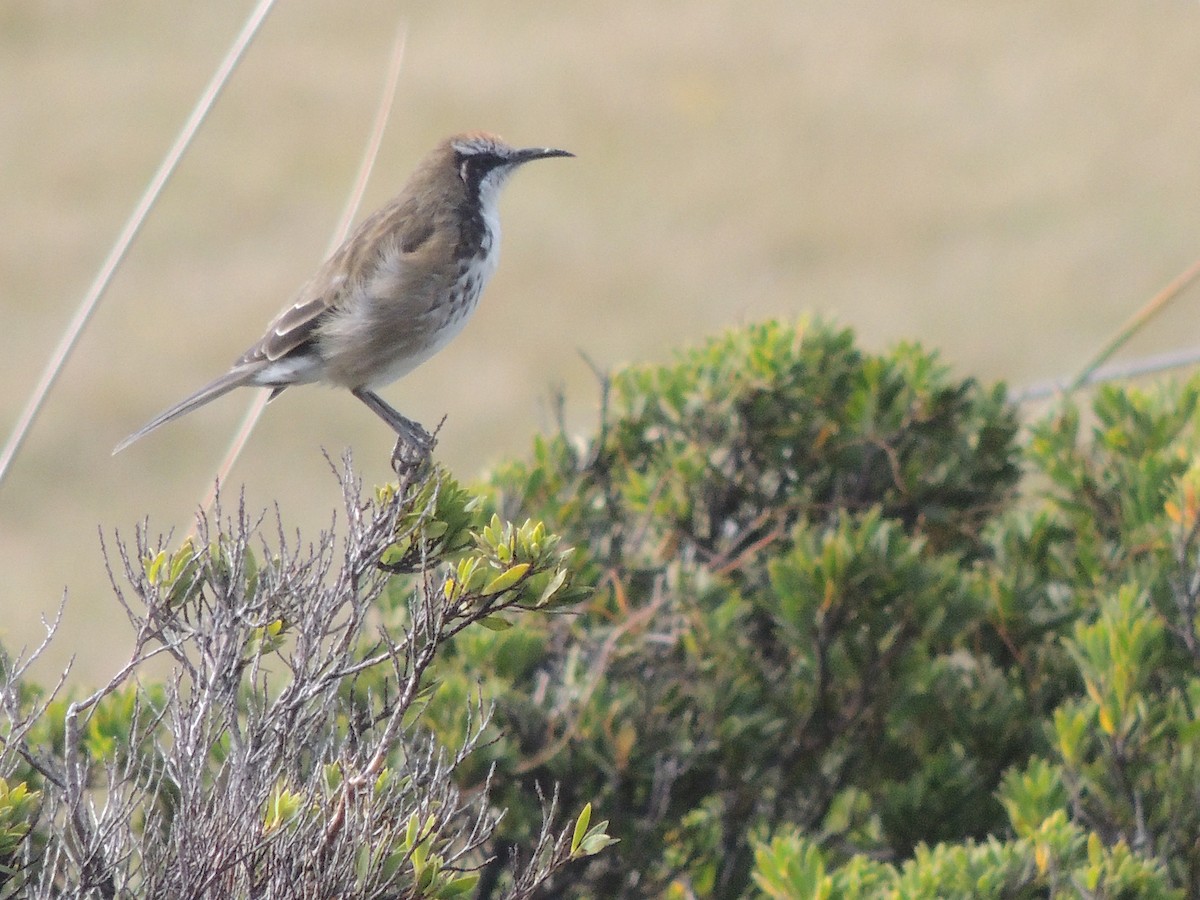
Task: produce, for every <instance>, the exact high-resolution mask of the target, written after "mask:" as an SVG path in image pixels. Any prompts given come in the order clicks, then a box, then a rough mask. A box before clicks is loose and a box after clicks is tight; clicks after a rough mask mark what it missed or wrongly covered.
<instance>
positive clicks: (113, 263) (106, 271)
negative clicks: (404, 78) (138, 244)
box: [0, 0, 275, 485]
mask: <svg viewBox="0 0 1200 900" xmlns="http://www.w3.org/2000/svg"><path fill="white" fill-rule="evenodd" d="M274 5H275V0H259V4H258V6H257V7H256V8H255V9H254V11H253V12H251V13H250V17H249V18H248V19H247V20H246V23H245V24H244V25H243V26H242V30H241V32H240V33H239V34H238V36H237V38H235V39H234V42H233V44H232V46H230V48H229V51H228V52H227V53H226V54H225V58H224V59H223V60H221V64H220V65H219V66H218V67H217V71H216V72H215V73H213V77H212V80H211V81H209V83H208V87H206V88H205V89H204V93H203V94H201V95H200V99H199V101H197V103H196V106H195V108H194V109H193V110H192V114H191V115H190V116H188V119H187V121H186V122H185V123H184V125H183V128H182V129H181V130H180V132H179V135H178V137H176V138H175V143H174V144H172V145H171V149H170V150H168V151H167V155H166V156H165V157H164V158H163V161H162V163H161V164H160V165H159V167H158V171H157V172H155V173H154V177H153V178H152V179H151V180H150V185H149V187H147V188H146V192H145V193H144V194H142V198H141V200H139V201H138V204H137V206H136V207H134V210H133V214H132V215H131V216H130V217H129V220H128V221H127V222H126V223H125V227H124V228H123V229H122V230H121V234H120V236H119V237H118V238H117V242H116V244H114V245H113V248H112V250H110V251H109V253H108V258H107V259H105V260H104V264H103V265H102V266H101V267H100V271H99V273H98V274H97V275H96V280H95V281H93V282H92V285H91V287H89V288H88V291H87V294H85V295H84V298H83V301H82V302H81V303H80V304H79V308H78V309H77V310H76V311H75V315H74V316H73V317H72V319H71V322H70V324H69V325H68V326H67V330H66V332H65V333H64V334H63V336H62V340H60V341H59V343H58V347H56V348H55V350H54V353H53V355H52V356H51V357H50V361H49V362H48V363H47V364H46V368H45V370H44V371H43V372H42V377H41V379H40V380H39V381H38V383H37V387H35V388H34V390H33V394H32V395H31V396H30V398H29V402H28V403H27V404H26V406H25V409H24V410H23V411H22V412H21V417H20V418H19V419H18V420H17V424H16V425H15V426H14V427H13V430H12V434H11V435H9V438H8V443H7V444H5V446H4V450H3V451H0V485H2V484H3V483H4V478H5V476H6V475H7V474H8V470H9V468H11V466H12V463H13V460H14V459H15V458H16V456H17V453H18V452H19V451H20V449H21V445H22V444H24V443H25V438H26V437H28V435H29V431H30V429H31V428H32V427H33V423H34V421H35V420H36V419H37V417H38V414H39V413H40V412H41V411H42V407H43V405H44V404H45V401H46V395H47V394H49V393H50V389H51V388H52V387H53V386H54V383H55V382H56V381H57V380H58V376H59V375H60V374H62V370H63V368H64V367H65V366H66V364H67V359H68V358H69V357H70V355H71V352H72V351H73V350H74V349H75V345H76V344H77V343H78V342H79V338H80V336H81V335H82V334H83V329H84V328H85V327H87V323H88V320H90V319H91V317H92V313H94V312H95V311H96V307H97V306H98V305H99V303H100V298H101V297H103V296H104V292H105V291H106V290H107V289H108V285H109V282H111V281H112V278H113V275H114V274H115V273H116V271H117V268H118V267H119V266H120V265H121V261H122V260H123V259H124V258H125V254H126V252H127V251H128V250H129V247H130V245H131V244H132V243H133V239H134V238H135V237H137V234H138V232H139V231H140V230H141V228H142V224H143V223H144V222H145V221H146V216H147V215H148V214H149V213H150V209H151V207H153V206H154V204H155V202H157V200H158V195H159V194H161V193H162V189H163V187H164V186H165V185H166V183H167V181H168V180H169V179H170V177H171V175H172V174H174V172H175V168H176V167H177V166H178V165H179V161H180V159H182V158H183V154H184V152H185V151H186V150H187V148H188V146H189V145H190V144H191V142H192V138H193V137H195V135H196V132H197V131H198V130H199V128H200V125H201V124H202V123H203V122H204V119H205V117H207V116H208V113H209V110H211V109H212V107H213V104H214V103H215V102H216V100H217V97H218V96H219V95H220V93H221V90H222V89H223V88H224V87H225V84H226V83H227V82H228V81H229V77H230V76H231V75H232V74H233V70H234V69H235V68H236V67H237V64H238V63H239V62H241V59H242V57H243V56H244V55H245V53H246V49H247V48H248V47H249V46H250V42H251V41H252V40H253V39H254V36H255V35H256V34H257V33H258V29H259V27H260V26H261V25H262V23H263V20H264V19H265V18H266V16H267V13H268V12H270V11H271V7H272V6H274Z"/></svg>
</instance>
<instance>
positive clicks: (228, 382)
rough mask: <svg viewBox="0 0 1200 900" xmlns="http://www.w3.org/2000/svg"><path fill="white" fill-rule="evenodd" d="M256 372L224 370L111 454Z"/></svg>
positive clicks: (247, 380)
mask: <svg viewBox="0 0 1200 900" xmlns="http://www.w3.org/2000/svg"><path fill="white" fill-rule="evenodd" d="M255 374H257V367H238V368H234V369H231V370H230V371H228V372H226V373H225V374H224V375H222V376H221V377H220V378H218V379H216V380H215V381H211V382H209V383H208V384H206V385H205V386H204V387H202V388H200V390H198V391H196V393H194V394H192V395H190V396H188V397H185V398H184V399H183V400H180V401H179V402H178V403H176V404H175V405H174V406H172V407H171V408H170V409H168V410H166V411H165V412H163V413H160V414H159V415H157V416H155V417H154V418H153V419H151V420H150V421H149V422H147V423H146V424H145V425H143V426H142V427H141V428H139V429H138V430H137V431H135V432H134V433H133V434H131V435H130V436H129V437H127V438H125V440H123V441H121V443H119V444H117V446H116V447H115V448H114V449H113V456H116V455H117V454H118V453H120V452H121V451H122V450H124V449H125V448H126V447H128V446H129V445H130V444H132V443H133V442H134V441H136V440H138V439H139V438H143V437H145V436H146V435H147V434H149V433H150V432H151V431H153V430H154V429H155V428H158V427H159V426H160V425H166V424H167V423H168V422H170V421H171V420H172V419H178V418H179V417H180V416H183V415H187V414H188V413H190V412H191V411H192V410H193V409H196V408H198V407H201V406H203V405H204V404H205V403H208V402H209V401H210V400H216V399H217V398H218V397H221V396H224V395H225V394H228V393H229V392H230V391H232V390H233V389H234V388H236V387H241V386H242V385H244V384H252V383H253V381H254V376H255Z"/></svg>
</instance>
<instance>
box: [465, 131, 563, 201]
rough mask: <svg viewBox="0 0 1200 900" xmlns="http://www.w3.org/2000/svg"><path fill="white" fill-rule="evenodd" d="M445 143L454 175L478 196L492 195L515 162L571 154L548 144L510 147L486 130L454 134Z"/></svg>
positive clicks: (518, 163)
mask: <svg viewBox="0 0 1200 900" xmlns="http://www.w3.org/2000/svg"><path fill="white" fill-rule="evenodd" d="M446 146H447V148H448V149H449V151H450V152H451V153H452V154H453V155H454V165H455V169H456V170H457V172H458V177H459V178H461V179H462V181H463V184H465V185H466V186H467V188H468V190H469V191H470V192H471V193H474V192H475V191H478V192H479V193H478V196H479V197H481V198H484V197H493V196H495V193H496V191H497V190H498V189H499V188H500V186H501V185H502V184H504V182H505V181H506V180H507V179H508V176H509V175H511V174H512V173H513V172H514V171H515V170H516V169H517V167H518V166H521V165H523V164H525V163H527V162H532V161H533V160H535V159H549V158H550V157H553V156H574V155H575V154H574V153H569V152H568V151H566V150H555V149H554V148H552V147H525V148H518V147H513V146H512V145H510V144H508V143H505V141H504V140H503V139H502V138H500V137H499V136H498V135H494V134H489V133H488V132H486V131H473V132H468V133H467V134H459V135H455V136H454V137H452V138H450V139H449V140H448V141H447V142H446Z"/></svg>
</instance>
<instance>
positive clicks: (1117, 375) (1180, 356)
mask: <svg viewBox="0 0 1200 900" xmlns="http://www.w3.org/2000/svg"><path fill="white" fill-rule="evenodd" d="M1197 363H1200V348H1197V347H1193V348H1191V349H1189V350H1172V351H1170V352H1168V353H1158V354H1155V355H1153V356H1143V357H1142V358H1141V359H1133V360H1130V361H1129V362H1124V363H1111V364H1109V365H1107V366H1101V367H1100V368H1098V369H1096V370H1095V371H1094V372H1092V373H1091V374H1090V375H1088V377H1087V378H1085V379H1084V381H1083V384H1085V385H1087V384H1100V383H1103V382H1106V381H1119V380H1121V379H1124V378H1138V377H1140V376H1142V375H1153V374H1155V373H1157V372H1165V371H1167V370H1168V369H1181V368H1184V367H1185V366H1194V365H1196V364H1197ZM1074 381H1075V379H1073V378H1062V379H1049V380H1046V381H1038V382H1035V383H1034V384H1031V385H1028V386H1026V387H1024V388H1022V389H1021V390H1019V391H1014V392H1013V394H1012V399H1013V401H1014V402H1015V403H1028V402H1031V401H1034V400H1045V399H1046V398H1048V397H1053V396H1054V395H1055V394H1061V393H1064V392H1066V391H1067V390H1068V389H1070V387H1071V386H1072V384H1073V383H1074Z"/></svg>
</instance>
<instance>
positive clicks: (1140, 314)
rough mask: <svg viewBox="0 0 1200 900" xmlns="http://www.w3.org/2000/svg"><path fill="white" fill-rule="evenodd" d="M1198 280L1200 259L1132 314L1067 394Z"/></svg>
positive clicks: (1086, 380) (1075, 380) (1083, 383)
mask: <svg viewBox="0 0 1200 900" xmlns="http://www.w3.org/2000/svg"><path fill="white" fill-rule="evenodd" d="M1198 278H1200V259H1198V260H1196V261H1195V262H1194V263H1192V264H1191V266H1189V267H1188V268H1187V269H1186V270H1184V271H1183V272H1182V273H1180V274H1179V275H1178V276H1176V277H1175V278H1174V279H1173V280H1172V281H1171V283H1170V284H1168V285H1167V286H1166V287H1165V288H1163V289H1162V290H1161V291H1159V292H1158V293H1157V294H1155V295H1154V296H1153V297H1152V298H1150V302H1149V303H1147V304H1146V305H1145V306H1143V307H1142V308H1141V309H1139V310H1138V311H1137V312H1136V313H1134V315H1133V316H1132V317H1131V318H1130V319H1129V321H1128V322H1126V323H1125V324H1124V325H1123V326H1122V327H1121V330H1120V331H1118V332H1117V334H1116V336H1115V337H1114V338H1113V339H1112V340H1111V341H1109V342H1108V343H1107V344H1105V346H1104V348H1103V349H1102V350H1101V351H1100V352H1099V353H1097V354H1096V356H1095V357H1093V359H1092V360H1091V361H1090V362H1089V363H1088V364H1087V365H1086V366H1084V367H1083V370H1082V371H1081V372H1080V373H1079V374H1078V375H1076V376H1075V379H1074V380H1073V381H1072V382H1071V384H1070V385H1069V386H1068V387H1067V393H1068V394H1069V393H1071V392H1072V391H1075V390H1077V389H1079V388H1080V387H1082V386H1083V385H1085V384H1087V383H1088V380H1089V379H1090V378H1091V376H1092V375H1093V373H1095V371H1096V370H1097V369H1098V368H1100V366H1102V365H1104V363H1106V362H1107V361H1108V360H1109V359H1110V358H1111V357H1112V355H1113V354H1114V353H1116V352H1117V351H1118V350H1120V349H1121V347H1123V346H1124V345H1125V343H1126V342H1127V341H1128V340H1129V339H1130V338H1131V337H1133V336H1134V335H1135V334H1137V333H1138V331H1140V330H1141V329H1142V326H1144V325H1145V324H1146V323H1147V322H1149V321H1150V320H1151V319H1152V318H1154V317H1155V316H1156V315H1158V314H1159V313H1160V312H1162V310H1163V309H1165V308H1166V306H1167V304H1169V303H1170V302H1171V301H1172V300H1174V299H1175V298H1176V297H1178V296H1179V295H1180V294H1181V293H1183V292H1184V291H1185V290H1186V289H1187V288H1188V287H1189V286H1190V285H1191V284H1192V282H1194V281H1196V279H1198Z"/></svg>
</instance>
